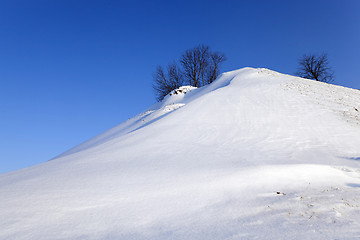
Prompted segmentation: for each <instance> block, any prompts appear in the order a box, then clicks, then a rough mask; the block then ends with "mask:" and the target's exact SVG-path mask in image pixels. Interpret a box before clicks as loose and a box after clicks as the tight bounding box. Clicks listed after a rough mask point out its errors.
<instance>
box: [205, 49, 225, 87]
mask: <svg viewBox="0 0 360 240" xmlns="http://www.w3.org/2000/svg"><path fill="white" fill-rule="evenodd" d="M209 60H210V64H209V67H208V68H207V79H206V80H207V82H206V84H210V83H212V82H213V81H215V79H216V78H217V76H218V75H219V73H220V64H221V63H222V62H224V61H225V60H226V57H225V55H224V54H223V53H219V52H214V53H210V58H209Z"/></svg>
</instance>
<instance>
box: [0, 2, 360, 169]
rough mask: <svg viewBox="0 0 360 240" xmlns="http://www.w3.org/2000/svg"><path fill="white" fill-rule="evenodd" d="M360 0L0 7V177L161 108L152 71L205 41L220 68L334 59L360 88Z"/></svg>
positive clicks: (287, 67)
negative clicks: (222, 58) (220, 57)
mask: <svg viewBox="0 0 360 240" xmlns="http://www.w3.org/2000/svg"><path fill="white" fill-rule="evenodd" d="M359 12H360V1H358V0H346V1H340V0H339V1H331V0H328V1H325V0H319V1H316V0H312V1H309V0H301V1H285V0H284V1H226V0H224V1H115V0H114V1H107V0H98V1H91V0H83V1H81V0H76V1H73V0H71V1H68V0H52V1H48V0H44V1H40V0H39V1H35V0H34V1H32V0H24V1H19V0H1V1H0V83H1V85H0V114H1V115H0V173H4V172H8V171H12V170H16V169H19V168H23V167H27V166H31V165H34V164H37V163H41V162H45V161H47V160H49V159H51V158H53V157H55V156H56V155H58V154H60V153H62V152H64V151H66V150H67V149H69V148H71V147H74V146H75V145H77V144H79V143H81V142H83V141H85V140H87V139H89V138H91V137H93V136H95V135H97V134H99V133H101V132H103V131H105V130H107V129H109V128H111V127H113V126H115V125H117V124H119V123H121V122H123V121H125V120H126V119H128V118H131V117H133V116H134V115H136V114H138V113H140V112H141V111H143V110H145V109H146V108H147V107H149V106H150V105H152V104H153V103H154V102H155V99H154V94H153V91H152V88H151V84H152V73H153V71H154V70H155V68H156V66H157V65H159V64H160V65H165V64H167V63H168V62H170V61H172V60H175V59H177V58H178V57H179V56H180V55H181V53H182V52H183V51H184V50H186V49H188V48H191V47H194V46H196V45H198V44H207V45H209V46H210V47H211V48H212V49H213V50H217V51H222V52H224V53H225V54H226V55H227V57H228V61H227V62H226V63H225V64H224V65H223V68H222V70H223V71H229V70H234V69H238V68H242V67H246V66H250V67H266V68H270V69H273V70H276V71H279V72H283V73H290V74H292V73H294V72H295V71H296V67H297V59H298V58H299V57H300V56H301V55H303V54H305V53H321V52H327V53H328V56H329V60H330V63H331V65H332V66H333V67H334V70H335V77H336V78H335V81H336V82H335V83H336V84H339V85H343V86H348V87H352V88H357V89H360V79H359V68H360V57H359V56H360V14H359Z"/></svg>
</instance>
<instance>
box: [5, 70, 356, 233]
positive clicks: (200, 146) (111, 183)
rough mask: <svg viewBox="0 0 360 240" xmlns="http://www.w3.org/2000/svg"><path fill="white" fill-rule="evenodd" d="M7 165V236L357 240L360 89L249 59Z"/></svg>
mask: <svg viewBox="0 0 360 240" xmlns="http://www.w3.org/2000/svg"><path fill="white" fill-rule="evenodd" d="M187 90H189V91H187V92H186V94H172V95H168V96H167V97H166V98H165V99H164V101H163V102H160V103H157V104H155V105H154V106H152V107H150V108H149V109H148V110H147V111H145V112H144V113H141V114H139V115H137V116H135V117H134V118H132V119H129V120H128V121H126V122H124V123H122V124H120V125H119V126H117V127H115V128H113V129H110V130H109V131H107V132H105V133H103V134H101V135H99V136H97V137H95V138H93V139H91V140H89V141H87V142H85V143H83V144H80V145H79V146H77V147H75V148H73V149H71V150H69V151H67V152H65V153H64V154H62V155H60V156H59V157H57V158H55V159H53V160H51V161H48V162H46V163H43V164H40V165H36V166H33V167H30V168H25V169H22V170H19V171H15V172H10V173H7V174H2V175H0V239H27V240H28V239H126V240H128V239H153V240H155V239H156V240H162V239H222V240H223V239H360V112H359V111H360V91H358V90H354V89H349V88H344V87H340V86H335V85H330V84H325V83H320V82H315V81H311V80H306V79H302V78H298V77H293V76H290V75H285V74H280V73H277V72H274V71H271V70H267V69H254V68H244V69H240V70H236V71H232V72H227V73H224V74H222V75H221V76H220V77H219V78H218V79H217V80H216V81H215V82H214V83H212V84H210V85H208V86H205V87H202V88H198V89H187Z"/></svg>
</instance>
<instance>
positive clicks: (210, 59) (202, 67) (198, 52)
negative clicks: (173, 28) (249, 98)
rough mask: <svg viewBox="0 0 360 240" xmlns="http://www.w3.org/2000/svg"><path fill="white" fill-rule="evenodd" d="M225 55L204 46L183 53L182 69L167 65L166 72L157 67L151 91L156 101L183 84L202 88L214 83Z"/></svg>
mask: <svg viewBox="0 0 360 240" xmlns="http://www.w3.org/2000/svg"><path fill="white" fill-rule="evenodd" d="M225 60H226V58H225V55H224V54H222V53H218V52H211V51H210V48H209V47H208V46H205V45H199V46H197V47H195V48H192V49H189V50H187V51H185V53H184V54H183V55H182V56H181V58H180V63H181V66H182V69H180V68H179V67H178V66H177V65H176V63H173V64H169V65H168V67H167V72H166V73H165V72H164V69H163V68H162V67H161V66H159V67H158V68H157V70H156V72H155V74H154V76H153V77H154V83H153V89H154V90H155V94H156V99H157V100H158V101H161V100H162V99H163V98H164V97H165V96H166V95H167V94H168V93H169V92H171V91H172V90H174V89H176V88H179V87H181V86H182V84H183V83H184V82H186V84H188V85H191V86H194V87H202V86H205V85H207V84H210V83H212V82H213V81H215V79H216V77H217V76H218V75H219V73H220V65H221V63H222V62H224V61H225Z"/></svg>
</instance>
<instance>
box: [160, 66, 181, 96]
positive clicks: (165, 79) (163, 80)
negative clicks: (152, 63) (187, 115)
mask: <svg viewBox="0 0 360 240" xmlns="http://www.w3.org/2000/svg"><path fill="white" fill-rule="evenodd" d="M153 78H154V83H153V89H154V91H155V94H156V99H157V100H158V101H161V100H162V99H163V98H164V97H165V96H166V94H168V93H169V92H171V91H172V90H174V89H177V88H179V87H181V86H182V85H183V77H182V73H181V70H180V68H179V67H178V66H177V64H176V63H171V64H169V65H168V67H167V72H166V73H165V72H164V69H163V68H162V67H161V66H158V67H157V69H156V72H155V74H154V75H153Z"/></svg>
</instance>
